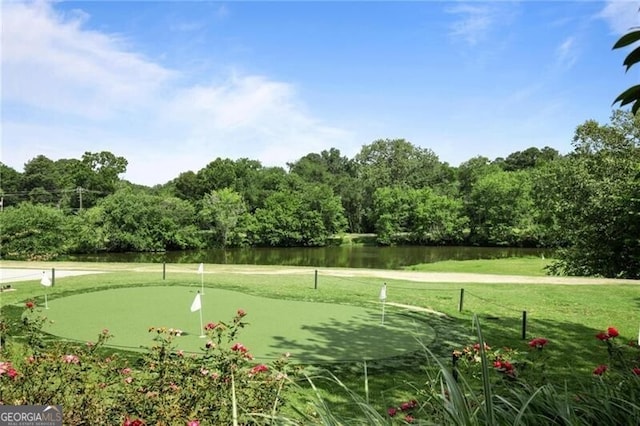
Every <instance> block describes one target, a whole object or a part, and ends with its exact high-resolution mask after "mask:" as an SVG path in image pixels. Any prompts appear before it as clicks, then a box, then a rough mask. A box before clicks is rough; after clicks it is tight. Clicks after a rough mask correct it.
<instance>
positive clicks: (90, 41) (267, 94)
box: [2, 2, 353, 184]
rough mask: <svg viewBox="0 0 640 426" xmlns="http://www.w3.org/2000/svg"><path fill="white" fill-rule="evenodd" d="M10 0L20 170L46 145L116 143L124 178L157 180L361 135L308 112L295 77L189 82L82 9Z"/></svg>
mask: <svg viewBox="0 0 640 426" xmlns="http://www.w3.org/2000/svg"><path fill="white" fill-rule="evenodd" d="M2 8H3V10H2V12H3V13H2V27H3V38H2V71H3V72H2V87H3V92H2V107H3V117H2V124H3V125H2V140H3V146H2V154H3V155H2V161H3V162H4V163H5V164H8V165H9V166H11V167H14V168H16V169H18V170H21V168H22V165H23V164H24V163H25V162H27V161H29V160H30V159H32V158H33V157H35V156H36V155H39V154H44V155H47V156H48V157H50V158H52V159H58V158H79V157H80V156H81V155H82V153H83V152H85V151H102V150H108V151H111V152H113V153H114V154H116V155H120V156H124V157H125V158H127V159H128V160H129V166H128V172H127V174H126V175H125V178H127V179H129V180H131V181H133V182H136V183H141V184H156V183H163V182H166V181H167V180H169V179H172V178H174V177H176V176H177V175H178V174H179V173H181V172H183V171H187V170H194V171H195V170H198V169H199V168H201V167H204V166H205V165H206V164H207V163H208V162H210V161H212V160H213V159H215V158H216V157H223V158H225V157H228V158H240V157H248V158H251V159H256V160H260V161H262V162H263V164H265V165H282V166H283V165H284V164H285V163H286V162H287V161H292V160H295V159H297V158H300V157H301V156H302V155H305V154H307V153H309V152H314V151H319V150H322V149H328V148H330V147H334V146H335V147H339V146H342V145H345V144H346V145H350V144H353V135H352V134H351V133H350V132H347V131H345V130H342V129H337V128H333V127H331V126H327V125H325V124H323V123H321V122H320V121H319V120H317V119H316V118H314V117H313V116H312V115H311V114H310V113H309V112H308V111H306V110H305V108H304V105H303V103H302V102H301V101H300V99H298V95H297V92H296V88H295V87H294V86H293V85H291V84H288V83H286V82H279V81H274V80H273V79H270V78H268V77H266V76H261V75H247V74H237V73H231V74H230V75H229V76H228V78H227V79H225V80H222V81H211V79H209V80H208V81H201V82H199V83H198V84H193V85H190V86H185V85H184V84H183V83H182V81H184V80H186V75H187V73H186V72H185V73H184V74H183V73H181V72H180V70H171V69H167V68H166V67H163V66H162V65H161V64H158V63H154V62H152V61H150V60H149V59H147V58H145V57H144V55H142V54H140V53H137V52H135V51H133V50H132V49H131V48H130V46H129V45H128V44H127V43H126V39H125V38H124V37H123V36H121V35H114V34H105V33H100V32H97V31H90V30H88V29H86V28H85V27H86V23H87V22H88V20H89V19H90V17H89V16H87V15H86V14H84V13H82V12H81V11H77V12H74V13H72V14H68V15H66V16H65V15H63V14H61V13H59V12H57V11H56V10H55V9H54V8H53V7H52V6H51V5H50V4H49V3H40V2H38V3H9V4H7V3H5V4H3V6H2ZM223 12H224V14H226V13H228V12H225V11H222V12H221V13H223Z"/></svg>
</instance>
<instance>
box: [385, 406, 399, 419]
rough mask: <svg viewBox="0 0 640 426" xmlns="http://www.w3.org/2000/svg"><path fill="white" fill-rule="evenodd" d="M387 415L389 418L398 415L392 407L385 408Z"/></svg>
mask: <svg viewBox="0 0 640 426" xmlns="http://www.w3.org/2000/svg"><path fill="white" fill-rule="evenodd" d="M387 414H388V415H389V417H394V416H395V415H396V414H398V410H396V409H395V408H393V407H389V408H387Z"/></svg>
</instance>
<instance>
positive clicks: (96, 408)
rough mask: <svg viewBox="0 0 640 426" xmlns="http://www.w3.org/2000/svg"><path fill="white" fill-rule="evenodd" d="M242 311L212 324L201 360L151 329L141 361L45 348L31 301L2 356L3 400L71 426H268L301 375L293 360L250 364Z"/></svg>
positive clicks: (100, 346)
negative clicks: (46, 411) (56, 409)
mask: <svg viewBox="0 0 640 426" xmlns="http://www.w3.org/2000/svg"><path fill="white" fill-rule="evenodd" d="M245 315H246V314H245V313H244V312H243V311H238V313H237V315H236V316H235V317H234V318H233V319H232V320H231V321H230V322H229V323H223V322H220V323H218V324H214V323H209V324H207V326H206V327H205V331H206V334H207V337H208V340H207V341H203V345H204V347H203V349H204V353H203V354H185V353H183V352H181V351H177V350H176V349H175V341H176V339H179V338H180V336H181V334H182V331H181V330H178V329H173V328H167V327H151V328H149V332H150V333H153V334H154V335H155V339H154V341H155V345H154V346H152V347H151V348H149V349H148V351H147V352H146V353H145V354H144V355H143V357H142V359H141V360H139V361H138V362H135V363H132V362H129V361H128V360H127V359H126V358H124V357H120V356H118V354H117V353H113V351H111V350H108V349H106V348H105V347H104V346H105V343H107V342H108V340H109V339H110V338H111V337H112V336H111V335H110V333H109V330H106V329H105V330H103V331H102V332H101V333H100V334H99V335H98V338H97V340H96V342H88V343H87V344H86V345H73V344H68V343H64V342H54V343H51V342H45V341H43V339H42V332H41V328H40V327H41V326H42V324H43V323H44V321H45V317H44V316H42V311H41V310H40V309H38V308H37V306H35V305H34V304H33V302H27V307H26V309H25V312H24V313H23V315H22V318H23V320H22V322H21V325H20V331H19V333H20V334H23V335H24V339H23V343H24V344H22V345H21V344H17V342H15V341H12V342H10V344H8V345H6V346H3V347H2V349H0V401H3V403H11V404H14V405H50V404H53V405H62V407H63V413H62V414H63V416H64V417H63V423H64V424H65V425H81V424H92V425H113V424H122V423H124V422H126V419H129V420H134V419H140V420H142V421H143V422H144V424H149V425H152V424H156V425H167V424H187V422H189V421H196V422H197V423H196V424H201V425H203V426H204V425H218V424H233V423H240V424H269V423H270V420H269V419H271V418H274V417H275V416H276V415H277V413H278V412H279V410H280V409H281V407H282V406H283V405H284V404H285V402H286V401H285V399H284V394H285V392H284V391H285V389H286V387H287V386H288V384H289V383H290V381H291V378H290V377H289V376H290V375H292V376H293V375H294V373H295V370H294V369H291V368H289V367H288V356H286V355H285V356H283V357H282V358H280V359H277V360H275V361H273V362H272V363H270V365H267V364H256V363H254V362H253V361H252V359H253V357H252V356H251V354H250V352H249V350H248V349H247V348H246V347H244V346H243V345H242V344H240V343H237V339H238V338H239V332H240V330H241V329H242V328H243V327H245V326H246V322H245V321H244V319H243V318H244V317H245Z"/></svg>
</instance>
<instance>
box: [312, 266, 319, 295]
mask: <svg viewBox="0 0 640 426" xmlns="http://www.w3.org/2000/svg"><path fill="white" fill-rule="evenodd" d="M313 288H314V289H316V290H317V289H318V270H317V269H316V273H315V278H314V280H313Z"/></svg>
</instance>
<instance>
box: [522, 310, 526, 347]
mask: <svg viewBox="0 0 640 426" xmlns="http://www.w3.org/2000/svg"><path fill="white" fill-rule="evenodd" d="M526 338H527V311H522V340H524V339H526Z"/></svg>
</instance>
